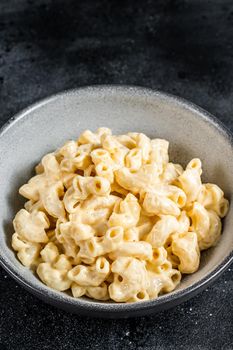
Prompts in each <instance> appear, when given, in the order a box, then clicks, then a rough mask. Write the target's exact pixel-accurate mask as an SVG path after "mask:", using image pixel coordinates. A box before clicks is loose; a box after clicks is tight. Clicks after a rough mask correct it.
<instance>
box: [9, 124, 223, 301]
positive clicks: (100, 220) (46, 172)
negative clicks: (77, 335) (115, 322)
mask: <svg viewBox="0 0 233 350" xmlns="http://www.w3.org/2000/svg"><path fill="white" fill-rule="evenodd" d="M168 146H169V143H168V142H167V141H166V140H162V139H152V140H151V139H149V138H148V137H147V136H146V135H144V134H142V133H128V134H127V135H118V136H114V135H112V132H111V130H110V129H108V128H99V129H98V130H97V132H96V133H93V132H91V131H90V130H86V131H84V132H83V133H82V134H81V135H80V137H79V138H78V140H77V141H68V142H66V143H65V144H64V145H63V146H62V147H61V148H60V149H58V150H57V151H55V152H53V153H50V154H47V155H45V156H44V157H43V158H42V160H41V162H40V163H39V164H38V166H37V167H36V175H35V176H34V177H32V178H31V179H30V180H29V181H28V183H27V184H25V185H23V186H22V187H21V188H20V189H19V192H20V194H21V195H22V196H24V197H25V198H26V199H27V200H28V201H27V202H26V203H25V207H24V208H23V209H21V210H20V211H19V212H18V213H17V214H16V216H15V218H14V220H13V225H14V230H15V233H14V234H13V236H12V247H13V249H14V250H15V251H16V252H17V256H18V258H19V260H20V261H21V263H22V264H23V265H24V266H26V267H28V268H31V269H33V270H35V271H36V273H37V275H38V276H39V278H40V279H41V281H42V282H43V283H45V284H46V285H47V286H49V287H51V288H54V289H56V290H58V291H67V290H69V289H70V290H71V293H72V295H73V296H74V297H75V298H78V297H81V296H86V297H89V298H93V299H96V300H103V301H104V300H109V299H112V300H114V301H116V302H137V301H143V300H149V299H151V298H157V297H158V296H159V295H161V294H163V293H168V292H171V291H172V290H174V289H175V288H176V286H177V285H178V284H179V282H180V280H181V277H182V276H181V274H190V273H193V272H195V271H196V270H197V269H198V267H199V263H200V252H201V250H204V249H208V248H209V247H211V246H214V245H215V244H216V243H217V241H218V239H219V237H220V234H221V228H222V224H221V218H223V217H224V216H225V215H226V214H227V211H228V206H229V203H228V201H227V199H226V198H224V193H223V191H222V190H221V189H220V188H219V187H218V186H217V185H215V184H210V183H206V184H202V182H201V174H202V164H201V161H200V159H196V158H195V159H192V160H191V161H190V162H189V163H188V165H187V166H186V168H185V169H183V167H182V166H181V165H179V164H174V163H172V162H169V156H168Z"/></svg>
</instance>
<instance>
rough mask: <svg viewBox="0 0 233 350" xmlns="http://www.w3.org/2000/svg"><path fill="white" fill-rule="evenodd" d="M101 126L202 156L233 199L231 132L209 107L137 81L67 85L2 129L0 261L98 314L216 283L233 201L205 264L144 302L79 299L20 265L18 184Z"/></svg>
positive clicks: (212, 178) (183, 156) (41, 289)
mask: <svg viewBox="0 0 233 350" xmlns="http://www.w3.org/2000/svg"><path fill="white" fill-rule="evenodd" d="M100 126H106V127H110V128H111V129H113V132H114V133H126V132H128V131H137V132H143V133H145V134H147V135H148V136H149V137H159V138H165V139H167V140H169V141H170V158H171V160H172V161H173V162H179V163H181V164H186V163H187V162H188V161H189V160H190V159H192V158H194V157H200V158H201V160H202V162H203V168H204V171H203V173H204V178H203V180H204V181H208V182H213V183H216V184H218V185H219V186H220V187H221V188H222V189H223V190H224V192H225V194H226V197H227V198H228V199H229V200H231V196H232V193H233V181H232V174H233V142H232V136H231V134H230V133H229V132H228V131H227V130H226V129H225V127H223V125H221V124H220V122H219V121H218V120H217V119H216V118H214V117H213V116H211V115H210V114H209V113H208V112H206V111H204V110H203V109H201V108H199V107H197V106H195V105H194V104H192V103H190V102H188V101H185V100H183V99H181V98H178V97H175V96H171V95H168V94H164V93H162V92H159V91H152V90H150V89H146V88H140V87H124V86H93V87H85V88H80V89H76V90H71V91H66V92H64V93H60V94H57V95H54V96H52V97H49V98H46V99H44V100H42V101H40V102H38V103H36V104H34V105H32V106H30V107H29V108H27V109H25V110H24V111H22V112H21V113H19V114H18V115H16V116H15V117H13V118H12V119H10V120H9V122H8V123H7V124H6V125H4V126H3V128H2V129H1V131H0V179H1V186H0V232H1V235H0V264H1V265H2V267H3V268H4V269H5V270H6V271H7V272H8V273H9V274H10V275H11V276H12V277H13V278H14V279H15V280H16V281H18V282H19V283H20V284H21V285H22V286H23V287H25V289H27V290H28V291H29V292H31V293H33V294H34V295H36V296H37V297H38V298H40V299H42V300H43V301H45V302H46V303H50V304H53V305H55V306H57V307H60V308H63V309H65V310H68V311H70V312H73V313H77V314H81V315H82V314H84V315H88V316H97V317H109V318H117V317H131V316H141V315H148V314H151V313H156V312H158V311H160V310H162V309H165V308H169V307H173V306H175V305H177V304H179V303H181V302H183V301H185V300H187V299H189V298H191V297H192V296H194V295H195V294H197V293H198V292H200V291H201V290H203V289H204V288H206V287H207V285H208V284H209V283H211V282H213V281H214V280H215V279H216V278H217V277H218V276H219V275H220V274H221V273H222V272H223V271H224V270H225V269H226V267H227V266H228V265H229V264H230V262H231V261H232V259H233V253H232V250H233V235H232V227H233V207H232V204H231V205H230V209H229V213H228V215H227V217H226V218H225V220H224V228H223V233H222V237H221V239H220V240H219V242H218V244H217V245H216V246H215V247H213V248H211V249H209V250H207V251H205V252H204V253H203V254H202V259H201V265H200V269H199V270H198V271H197V272H196V273H194V274H192V275H187V276H185V277H184V278H183V279H182V282H181V284H180V285H179V287H178V288H177V289H176V290H175V291H173V292H172V293H169V294H166V295H163V296H160V297H159V298H157V299H154V300H150V301H144V302H139V303H130V304H124V303H120V304H117V303H114V302H98V301H93V300H91V299H88V298H80V299H75V298H73V297H71V296H70V295H68V294H66V293H61V292H57V291H55V290H52V289H51V288H49V287H47V286H46V285H44V284H43V283H42V282H41V281H40V280H39V279H38V278H37V277H36V276H35V275H34V274H33V273H32V272H31V271H30V270H29V269H28V268H26V267H24V266H22V265H21V263H20V262H19V261H18V260H17V258H16V256H15V254H14V252H13V250H12V248H11V236H12V233H13V226H12V218H13V217H14V215H15V213H16V212H17V210H19V208H20V207H22V205H23V202H24V201H23V199H22V198H20V196H19V195H18V188H19V187H20V186H21V185H22V184H24V183H25V182H26V181H27V180H28V179H29V178H30V177H31V176H32V174H33V168H34V166H35V165H36V163H38V162H39V160H40V158H41V157H42V156H43V155H44V154H45V153H48V152H50V151H52V150H54V149H56V148H57V147H59V146H61V145H62V143H63V142H64V141H66V140H68V139H76V138H77V136H78V135H79V134H80V133H81V131H83V130H85V129H91V130H93V131H94V130H96V129H97V128H98V127H100Z"/></svg>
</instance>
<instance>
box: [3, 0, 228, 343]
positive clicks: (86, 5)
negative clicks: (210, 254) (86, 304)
mask: <svg viewBox="0 0 233 350" xmlns="http://www.w3.org/2000/svg"><path fill="white" fill-rule="evenodd" d="M109 83H114V84H115V83H117V84H136V85H142V86H148V87H151V88H154V89H159V90H163V91H166V92H170V93H173V94H177V95H179V96H182V97H185V98H187V99H190V100H191V101H193V102H195V103H197V104H198V105H200V106H202V107H203V108H205V109H207V110H209V111H210V112H212V113H213V114H214V115H216V116H217V117H218V118H219V119H220V120H221V121H222V122H224V123H225V125H227V126H228V127H229V128H230V129H231V130H232V131H233V117H232V113H233V3H232V1H231V0H221V1H220V0H211V1H207V0H206V1H203V0H193V1H191V0H189V1H188V0H186V1H185V0H177V1H175V0H174V1H172V0H171V1H168V0H160V1H156V0H144V1H139V0H135V1H128V0H118V1H110V0H96V1H89V0H86V1H78V0H66V1H64V0H57V1H55V0H53V1H52V0H47V1H46V0H34V1H33V0H28V1H25V0H1V1H0V125H2V124H3V123H4V122H6V121H7V120H8V119H9V118H10V117H11V116H12V115H14V114H15V113H16V112H18V111H19V110H21V109H22V108H24V107H26V106H28V105H29V104H31V103H32V102H35V101H36V100H38V99H41V98H43V97H45V96H48V95H50V94H53V93H56V92H58V91H62V90H64V89H69V88H74V87H79V86H83V85H91V84H109ZM232 270H233V266H231V267H230V268H228V270H227V271H226V272H225V273H224V274H223V275H222V276H221V278H219V279H218V280H217V281H216V282H215V283H214V284H213V285H211V287H209V288H208V289H206V290H205V291H204V292H202V293H201V294H199V295H198V296H196V297H195V298H193V299H192V300H190V301H188V302H186V303H184V304H182V305H180V306H178V307H176V308H173V309H170V310H168V311H164V312H161V313H159V314H156V315H154V316H150V317H142V318H137V319H123V320H103V319H91V318H83V317H80V316H77V315H71V314H68V313H66V312H63V311H61V310H58V309H56V308H54V307H52V306H49V305H46V304H44V303H43V302H41V301H40V300H38V299H36V298H35V297H34V296H32V295H31V294H29V293H28V292H26V291H25V290H24V289H23V288H21V286H20V285H19V284H18V283H16V282H15V281H14V280H13V279H12V278H11V277H10V276H9V275H8V274H7V273H6V272H5V271H4V270H3V269H1V268H0V349H1V350H4V349H31V350H33V349H148V350H149V349H161V350H165V349H166V350H167V349H233V294H232V291H233V278H232Z"/></svg>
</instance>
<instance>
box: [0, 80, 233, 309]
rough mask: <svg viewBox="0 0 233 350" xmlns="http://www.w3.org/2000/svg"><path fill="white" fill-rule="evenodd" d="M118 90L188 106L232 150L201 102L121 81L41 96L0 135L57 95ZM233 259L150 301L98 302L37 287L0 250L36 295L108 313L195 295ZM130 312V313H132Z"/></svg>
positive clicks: (226, 133)
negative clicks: (188, 284) (212, 128)
mask: <svg viewBox="0 0 233 350" xmlns="http://www.w3.org/2000/svg"><path fill="white" fill-rule="evenodd" d="M85 92H86V93H99V92H104V93H109V92H111V93H115V94H117V93H118V92H124V93H126V94H129V95H135V93H137V94H139V95H140V96H143V95H144V96H148V95H149V96H150V97H153V96H155V97H159V98H161V99H164V100H169V101H170V102H172V103H174V104H175V105H178V106H180V107H183V108H186V109H188V110H190V111H192V112H193V113H194V114H195V117H196V118H200V119H202V120H204V121H205V122H206V123H208V124H209V125H210V126H212V127H214V128H215V130H216V131H217V132H218V133H220V134H222V135H223V137H224V138H226V139H227V140H228V142H229V143H230V145H231V147H232V151H233V136H232V134H231V132H230V130H229V129H228V128H227V127H226V126H225V125H224V124H223V123H222V122H221V121H220V120H219V119H217V118H216V117H215V116H213V115H212V114H211V113H209V112H207V111H206V110H204V109H203V108H201V107H199V106H198V105H196V104H194V103H193V102H190V101H188V100H186V99H184V98H183V97H179V96H176V95H173V94H170V93H167V92H162V91H160V90H154V89H151V88H148V87H141V86H137V85H120V84H104V85H88V86H82V87H78V88H74V89H67V90H64V91H62V92H58V93H56V94H53V95H51V96H49V97H46V98H43V99H40V100H39V101H36V102H34V103H33V104H31V105H29V106H28V107H27V108H24V109H23V110H22V111H20V112H19V113H17V114H15V115H14V116H13V117H11V118H10V119H9V120H8V121H7V122H6V123H5V124H3V126H2V127H1V128H0V138H1V137H2V135H3V134H4V133H5V132H6V131H7V130H8V129H9V128H11V127H13V126H14V124H15V123H17V122H19V121H20V119H22V118H24V117H25V116H27V115H28V114H30V113H31V112H32V111H33V110H35V109H37V108H40V107H41V106H43V105H46V104H48V103H53V102H54V101H55V100H56V99H58V98H62V97H63V96H65V95H70V94H80V93H85ZM232 261H233V250H232V251H231V252H230V254H228V255H227V256H226V257H225V258H224V259H223V261H222V262H221V263H220V264H219V265H218V266H216V267H215V268H214V269H213V270H212V271H210V272H209V273H207V274H206V275H205V276H204V277H202V278H201V279H200V280H198V281H197V282H195V283H193V284H192V285H190V286H189V287H186V288H184V289H182V290H174V291H173V292H171V293H168V294H165V295H162V296H160V297H158V298H156V299H151V300H148V301H142V302H139V303H114V302H98V301H95V300H92V299H91V300H90V301H86V300H85V299H81V298H73V297H71V296H68V295H67V294H65V293H64V292H58V291H56V290H53V289H52V288H49V287H47V286H46V285H44V284H43V283H42V282H41V285H42V286H41V287H40V288H38V287H36V286H35V285H34V283H33V282H32V281H30V280H29V279H27V278H25V277H24V276H21V274H20V273H18V271H17V268H16V267H15V266H14V265H13V264H12V263H11V262H9V261H8V260H6V259H4V257H3V256H2V255H1V254H0V265H1V266H2V267H3V268H4V269H5V270H6V271H7V272H8V273H9V274H10V275H11V276H12V277H13V278H14V279H15V280H16V281H17V282H19V283H20V284H22V285H23V286H24V287H25V288H26V289H27V290H29V291H30V292H32V293H33V294H34V295H37V296H38V297H39V298H40V299H43V300H44V298H45V297H46V298H47V299H46V300H45V301H46V302H48V303H51V304H56V305H57V306H59V305H60V306H61V304H62V305H63V307H65V306H67V307H71V306H72V307H73V308H77V309H78V310H79V311H80V313H89V312H92V313H93V316H95V314H100V313H103V314H106V315H107V313H112V314H113V313H114V314H116V315H117V313H127V312H129V313H130V312H139V313H140V312H143V311H146V310H151V309H156V307H158V308H159V306H161V307H162V306H163V305H169V304H174V305H176V304H178V303H180V302H182V301H185V300H187V299H189V298H190V297H192V296H193V295H194V294H197V293H198V291H199V290H200V291H201V290H203V289H204V288H205V287H207V285H209V284H210V283H211V282H213V281H214V280H215V279H216V278H217V277H219V275H220V274H222V273H223V272H224V271H225V270H226V269H227V267H228V266H229V265H230V264H231V262H232ZM129 316H130V315H129Z"/></svg>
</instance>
